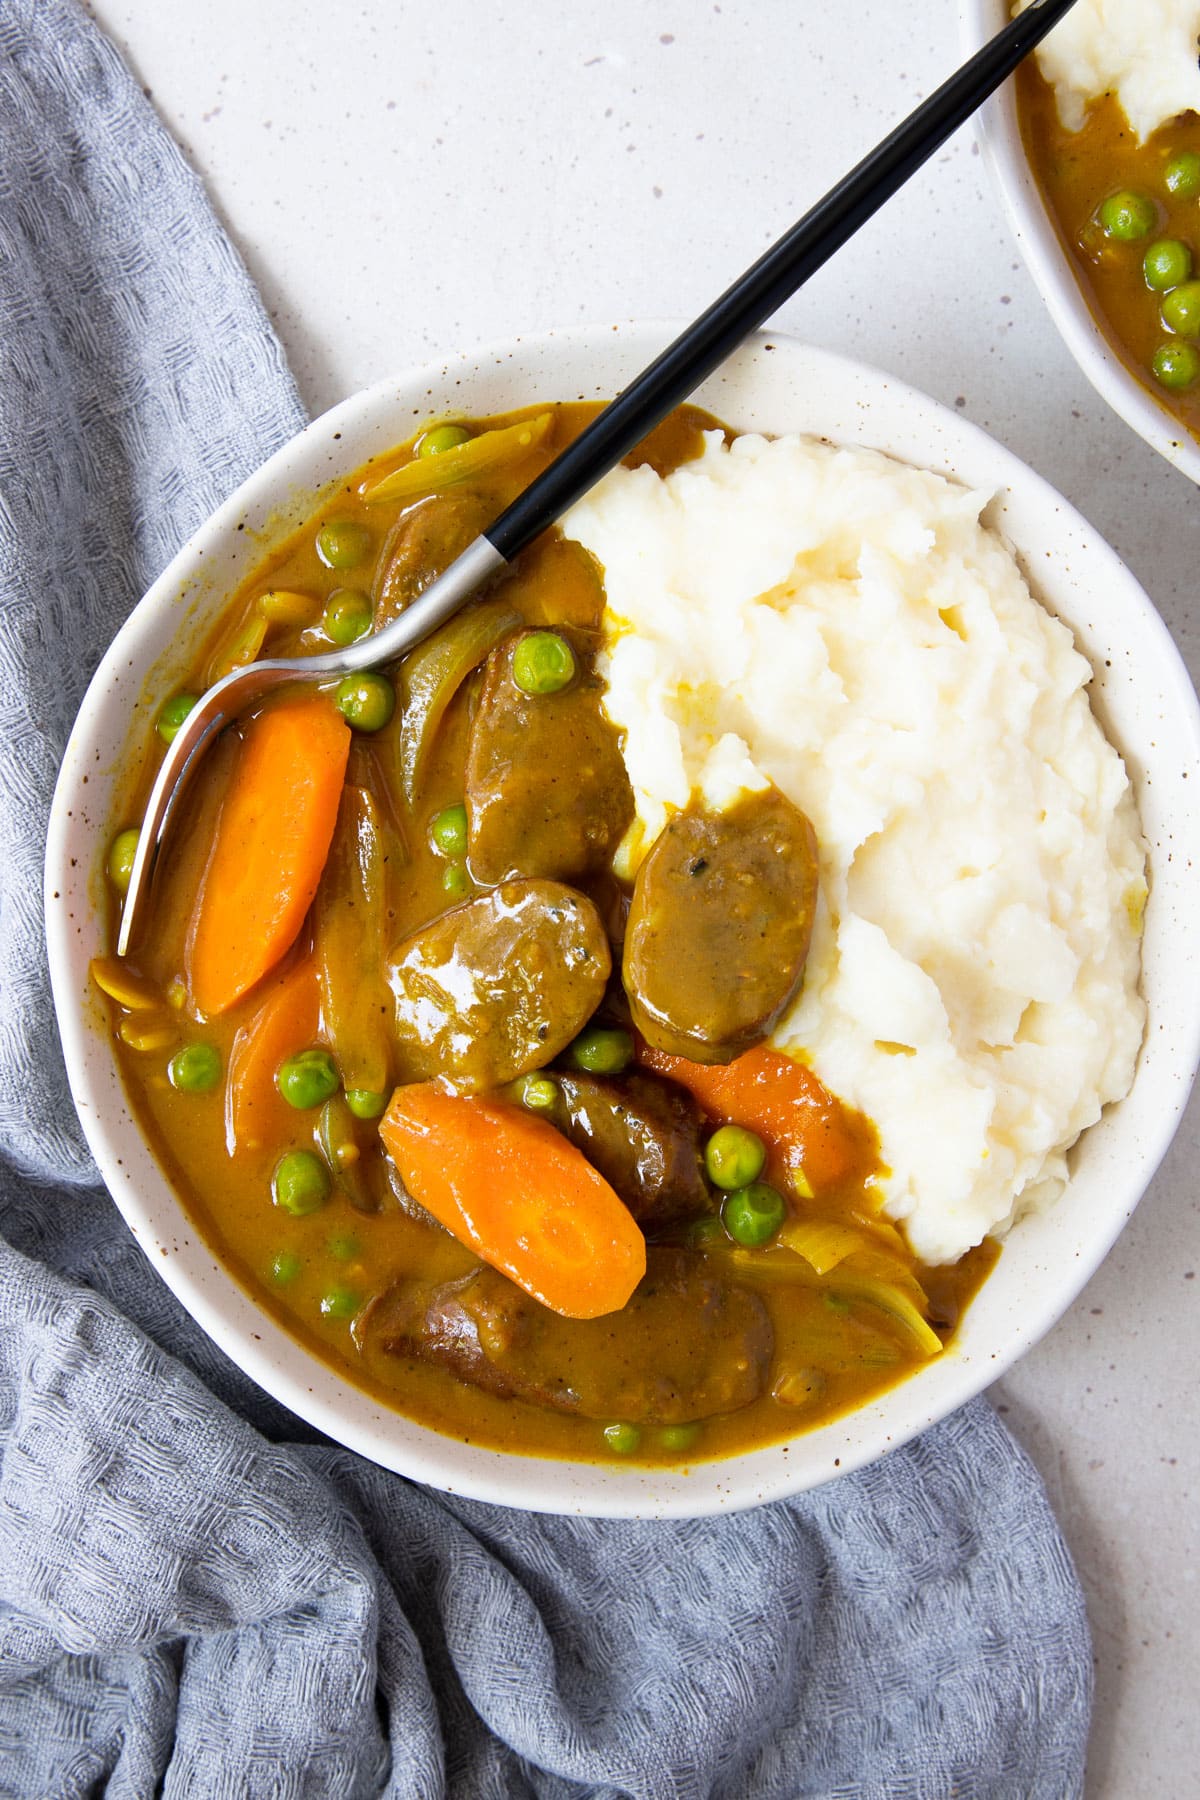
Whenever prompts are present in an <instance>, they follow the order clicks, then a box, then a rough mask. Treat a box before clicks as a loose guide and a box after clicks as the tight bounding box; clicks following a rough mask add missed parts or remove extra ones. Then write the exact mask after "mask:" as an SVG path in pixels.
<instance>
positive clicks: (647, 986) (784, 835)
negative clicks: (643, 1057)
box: [622, 788, 817, 1063]
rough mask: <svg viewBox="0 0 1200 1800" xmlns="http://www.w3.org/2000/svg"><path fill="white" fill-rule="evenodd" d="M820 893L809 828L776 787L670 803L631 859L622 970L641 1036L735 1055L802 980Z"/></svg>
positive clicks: (755, 1038) (696, 1055) (704, 1057)
mask: <svg viewBox="0 0 1200 1800" xmlns="http://www.w3.org/2000/svg"><path fill="white" fill-rule="evenodd" d="M816 903H817V840H816V835H815V833H814V831H813V828H812V826H811V825H810V824H809V822H808V820H807V819H806V818H805V816H804V814H803V813H802V812H801V811H800V810H799V808H798V807H795V806H793V805H792V803H791V801H790V800H788V799H786V798H785V796H784V795H783V794H781V793H780V792H779V790H778V789H777V788H768V789H767V790H766V792H765V793H762V794H754V795H752V796H751V797H750V798H749V799H747V800H744V801H742V802H741V803H740V804H739V805H738V806H736V807H734V808H732V809H731V810H730V811H729V812H724V813H710V812H704V811H701V810H699V809H697V810H689V811H687V812H683V813H677V814H676V816H675V817H674V818H673V819H672V820H671V822H670V824H669V825H667V827H666V828H665V830H664V831H662V832H661V833H660V835H659V836H658V837H657V838H656V839H655V842H654V844H653V847H652V848H651V850H650V854H649V855H648V856H647V857H646V860H645V861H644V862H643V864H642V866H641V868H640V869H639V870H638V876H637V881H636V883H635V885H634V890H633V903H632V905H631V906H630V909H629V920H628V924H627V925H626V929H625V951H624V961H623V967H622V975H623V979H624V983H625V991H626V993H627V994H628V996H629V1003H630V1007H631V1009H632V1012H633V1020H634V1023H635V1025H636V1026H637V1028H638V1030H639V1031H640V1032H641V1033H642V1036H643V1037H644V1038H645V1039H646V1041H647V1043H649V1044H653V1045H654V1047H655V1048H656V1049H658V1050H666V1051H669V1052H670V1053H671V1054H672V1055H674V1056H687V1057H690V1058H691V1059H692V1061H693V1062H701V1063H723V1062H732V1060H733V1058H734V1057H735V1056H740V1055H741V1053H742V1051H743V1050H748V1049H750V1047H751V1046H752V1045H753V1044H757V1043H760V1042H761V1041H762V1039H763V1038H765V1037H766V1036H767V1034H768V1032H769V1031H770V1030H771V1028H772V1026H773V1025H774V1024H775V1023H776V1021H777V1020H778V1019H779V1018H780V1016H781V1015H782V1014H783V1012H784V1010H785V1009H786V1007H787V1006H788V1005H789V1004H790V1002H791V1001H792V999H793V998H794V997H795V994H796V992H797V990H798V988H799V986H800V981H801V978H802V976H803V974H804V961H805V958H806V957H807V955H808V946H809V941H810V939H811V937H812V926H813V914H814V912H815V910H816Z"/></svg>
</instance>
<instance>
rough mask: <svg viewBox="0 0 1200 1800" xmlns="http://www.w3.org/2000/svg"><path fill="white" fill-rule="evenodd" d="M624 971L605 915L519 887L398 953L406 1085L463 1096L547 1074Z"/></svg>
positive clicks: (584, 903)
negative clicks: (436, 1086)
mask: <svg viewBox="0 0 1200 1800" xmlns="http://www.w3.org/2000/svg"><path fill="white" fill-rule="evenodd" d="M611 967H612V958H611V956H610V954H609V949H608V942H607V939H606V938H605V935H604V928H603V926H602V925H601V923H600V915H599V913H598V912H597V911H596V908H595V907H594V906H593V905H592V903H591V901H590V900H586V899H584V897H583V895H582V894H576V893H573V892H572V891H571V889H570V888H565V887H562V886H560V885H559V883H558V882H556V881H508V882H505V883H504V884H503V885H502V886H500V887H498V888H494V889H493V890H492V892H491V893H488V894H480V895H479V897H478V898H477V899H475V900H470V901H468V902H467V904H466V905H465V906H457V907H455V908H454V909H453V911H451V912H448V913H443V914H442V916H441V917H440V918H438V919H435V920H433V922H432V924H429V925H426V926H424V927H423V928H422V930H420V931H418V932H416V933H415V934H414V935H413V936H412V937H410V938H409V939H407V941H406V942H405V943H403V944H401V945H400V946H399V947H398V948H397V949H396V950H394V951H393V952H392V955H391V958H390V961H389V963H388V985H389V986H390V988H391V991H392V996H393V999H394V1002H395V1019H396V1033H397V1038H398V1046H399V1063H400V1069H401V1076H400V1079H401V1080H402V1081H428V1080H431V1079H432V1078H433V1077H434V1076H438V1075H440V1076H443V1077H444V1078H445V1080H446V1081H447V1083H448V1085H449V1086H451V1087H453V1088H454V1089H455V1090H456V1091H457V1092H459V1093H475V1092H478V1091H479V1090H480V1089H482V1088H495V1087H503V1085H504V1083H505V1082H507V1081H512V1080H514V1079H515V1077H516V1076H518V1075H524V1074H526V1073H527V1072H528V1071H529V1070H530V1069H537V1068H540V1067H541V1066H542V1064H543V1063H547V1062H549V1061H550V1060H551V1058H552V1057H554V1056H556V1055H557V1054H558V1052H559V1051H560V1050H562V1049H564V1048H565V1046H566V1045H567V1044H569V1043H570V1041H571V1039H572V1038H573V1037H574V1036H575V1034H576V1033H577V1032H578V1031H579V1029H580V1028H581V1026H583V1025H584V1024H585V1023H586V1022H587V1020H588V1019H589V1018H590V1017H591V1015H592V1013H593V1012H594V1011H595V1009H596V1006H597V1005H598V1003H599V1001H600V998H601V996H602V995H603V993H604V984H605V982H606V981H607V979H608V975H609V971H610V969H611Z"/></svg>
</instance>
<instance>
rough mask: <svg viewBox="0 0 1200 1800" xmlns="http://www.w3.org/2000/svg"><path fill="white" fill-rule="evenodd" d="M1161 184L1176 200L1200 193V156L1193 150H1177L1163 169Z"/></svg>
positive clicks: (1187, 198)
mask: <svg viewBox="0 0 1200 1800" xmlns="http://www.w3.org/2000/svg"><path fill="white" fill-rule="evenodd" d="M1163 186H1164V187H1165V188H1166V190H1167V192H1168V194H1171V195H1173V196H1174V198H1175V199H1177V200H1190V199H1192V198H1193V196H1194V195H1196V194H1200V156H1197V154H1196V152H1195V151H1194V150H1181V151H1179V153H1178V155H1176V156H1173V157H1172V158H1171V160H1170V162H1169V163H1168V164H1167V166H1166V168H1165V169H1164V170H1163Z"/></svg>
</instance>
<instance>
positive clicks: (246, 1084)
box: [225, 956, 321, 1156]
mask: <svg viewBox="0 0 1200 1800" xmlns="http://www.w3.org/2000/svg"><path fill="white" fill-rule="evenodd" d="M320 1024H321V997H320V988H319V987H318V984H317V970H316V964H315V963H314V961H313V959H312V957H311V956H306V957H304V958H303V960H302V961H300V962H298V963H293V964H292V966H291V968H289V969H287V970H285V971H284V973H283V974H282V975H280V976H279V977H278V979H277V980H275V981H274V982H272V984H271V986H270V987H269V988H268V990H267V994H266V998H265V999H264V1001H263V1003H262V1005H261V1006H260V1007H259V1009H258V1011H257V1012H256V1013H255V1015H254V1017H253V1018H252V1019H250V1020H249V1021H248V1022H247V1023H246V1024H245V1025H243V1026H242V1028H241V1030H240V1031H239V1032H238V1034H237V1036H236V1037H235V1038H234V1040H233V1048H232V1049H231V1050H230V1053H229V1079H228V1082H227V1083H226V1087H225V1144H226V1147H227V1149H228V1151H229V1154H230V1156H232V1155H233V1154H234V1152H235V1151H237V1150H257V1149H259V1148H260V1147H261V1146H262V1145H263V1144H267V1143H278V1142H282V1141H283V1140H284V1139H285V1138H286V1137H287V1136H288V1134H289V1132H290V1131H291V1128H292V1126H293V1125H294V1124H295V1122H296V1115H295V1113H294V1112H293V1111H292V1109H291V1107H290V1106H289V1105H288V1104H287V1101H286V1100H284V1099H283V1097H282V1096H281V1094H280V1092H279V1089H278V1088H277V1087H276V1085H275V1072H276V1070H277V1069H278V1067H279V1065H280V1063H281V1062H283V1060H284V1059H285V1057H288V1056H294V1055H295V1054H296V1052H297V1050H307V1049H308V1047H309V1045H310V1044H312V1043H313V1042H314V1041H315V1040H316V1037H317V1033H318V1031H319V1029H320Z"/></svg>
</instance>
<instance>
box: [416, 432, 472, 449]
mask: <svg viewBox="0 0 1200 1800" xmlns="http://www.w3.org/2000/svg"><path fill="white" fill-rule="evenodd" d="M470 435H471V434H470V432H469V431H468V430H467V428H466V426H465V425H431V426H430V427H429V430H428V431H425V432H422V434H421V438H420V442H419V443H418V444H417V455H418V456H440V455H441V454H442V451H443V450H457V449H458V446H459V445H460V444H465V443H466V441H467V439H468V438H469V437H470Z"/></svg>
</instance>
